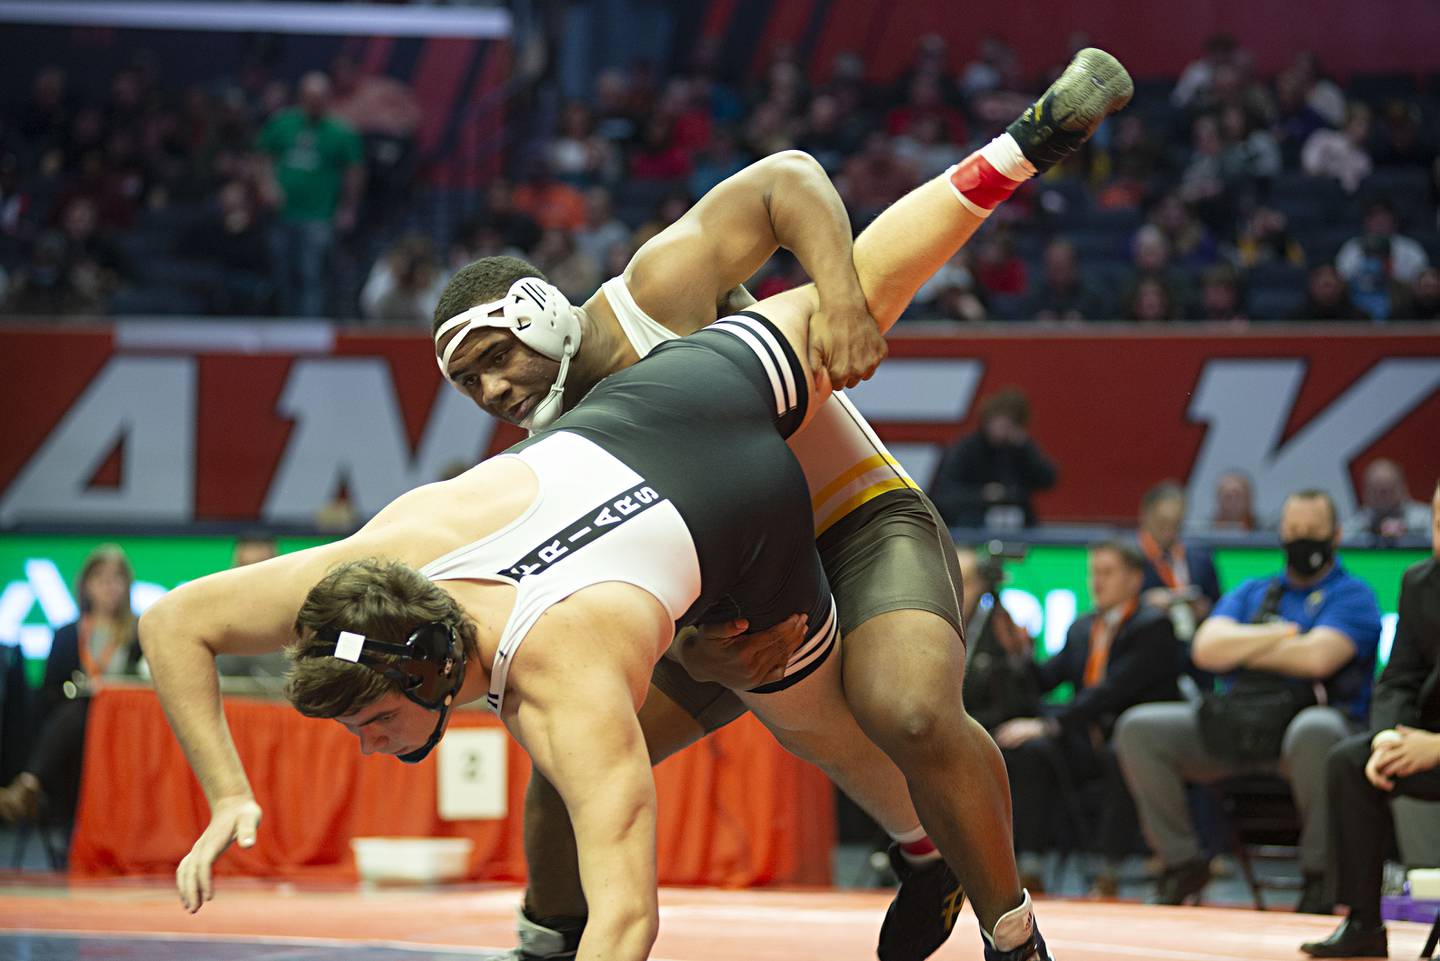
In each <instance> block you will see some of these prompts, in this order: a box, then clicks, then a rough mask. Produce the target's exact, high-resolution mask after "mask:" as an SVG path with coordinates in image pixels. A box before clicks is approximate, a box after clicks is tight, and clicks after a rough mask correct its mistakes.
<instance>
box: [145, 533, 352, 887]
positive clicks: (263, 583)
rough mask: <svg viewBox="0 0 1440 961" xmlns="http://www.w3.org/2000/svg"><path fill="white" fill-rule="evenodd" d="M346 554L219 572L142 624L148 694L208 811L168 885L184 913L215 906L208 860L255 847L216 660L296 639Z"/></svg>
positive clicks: (323, 552)
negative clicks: (299, 615) (150, 684)
mask: <svg viewBox="0 0 1440 961" xmlns="http://www.w3.org/2000/svg"><path fill="white" fill-rule="evenodd" d="M342 544H343V542H342ZM343 553H344V549H343V547H342V546H341V545H338V544H327V545H324V546H322V547H316V548H311V549H310V550H306V551H299V552H297V553H294V554H286V555H283V556H281V557H275V558H271V559H270V560H267V561H262V562H260V563H259V564H251V565H249V566H246V567H240V568H235V569H234V570H229V571H221V572H220V573H218V574H212V575H210V576H209V577H203V578H201V579H199V580H196V581H191V582H190V583H188V584H185V585H183V586H182V587H179V588H176V589H175V590H173V591H171V592H170V593H168V594H166V595H165V596H164V597H162V598H161V599H160V600H159V601H157V602H156V603H155V604H153V605H151V607H150V608H149V609H148V610H147V611H146V612H145V614H144V615H143V616H142V617H141V618H140V644H141V647H142V648H143V649H144V651H145V659H146V662H147V663H148V664H149V666H150V673H151V676H152V678H153V679H154V682H155V692H156V694H157V695H158V696H159V698H160V704H161V706H162V707H163V708H164V709H165V716H166V717H167V718H168V719H169V721H170V727H171V728H172V729H173V730H174V731H175V737H176V739H177V740H179V742H180V746H181V748H182V749H184V751H185V759H186V760H187V761H189V763H190V769H191V770H192V771H194V772H195V777H196V778H197V779H198V780H199V781H200V787H201V788H202V789H203V790H204V791H205V799H206V800H207V801H209V802H210V811H211V822H210V826H209V827H208V828H207V829H206V831H205V833H204V834H203V835H201V837H200V839H199V840H197V841H196V842H195V845H194V847H193V848H192V849H191V851H190V854H189V855H187V856H186V857H185V859H184V860H182V861H181V862H180V867H179V869H178V870H177V871H176V875H175V880H176V885H177V887H178V888H179V893H180V901H181V903H182V904H184V906H185V907H186V909H187V910H189V911H191V912H195V911H198V910H200V907H201V905H203V904H204V903H205V902H206V901H208V900H210V898H211V897H212V896H213V893H214V890H213V887H212V884H211V868H212V866H213V865H214V863H215V860H216V859H217V858H219V857H220V855H221V854H223V853H224V851H225V849H226V848H228V847H229V846H230V844H231V842H233V841H237V840H238V841H239V843H240V846H241V847H249V846H250V845H251V844H253V843H255V831H256V828H257V827H258V825H259V822H260V806H259V805H258V804H256V803H255V795H254V793H253V792H252V791H251V789H250V781H249V779H248V778H247V777H246V776H245V769H244V767H243V766H242V765H241V763H240V756H239V755H238V754H237V753H236V751H235V742H234V741H233V740H232V739H231V737H230V728H229V726H228V725H227V724H226V723H225V712H224V710H223V709H222V707H221V699H220V680H219V674H218V672H217V671H216V670H215V657H216V655H218V654H263V653H267V652H270V651H278V650H279V649H280V648H281V647H283V646H284V645H285V644H286V642H288V641H290V640H291V639H292V638H293V636H294V635H293V633H292V626H293V624H294V623H295V614H296V612H297V611H298V610H299V609H300V605H301V603H302V602H303V601H304V599H305V592H306V591H307V590H309V587H310V585H312V584H314V583H315V582H316V581H317V580H319V579H320V578H321V577H323V576H324V575H325V571H326V570H327V569H328V568H329V566H330V565H331V564H332V563H335V562H336V561H337V560H339V559H341V557H342V556H343Z"/></svg>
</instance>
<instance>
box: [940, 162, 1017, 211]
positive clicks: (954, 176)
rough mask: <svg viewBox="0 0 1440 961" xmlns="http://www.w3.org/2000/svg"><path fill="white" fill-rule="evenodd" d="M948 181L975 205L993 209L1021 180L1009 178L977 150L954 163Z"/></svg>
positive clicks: (1011, 192)
mask: <svg viewBox="0 0 1440 961" xmlns="http://www.w3.org/2000/svg"><path fill="white" fill-rule="evenodd" d="M950 183H951V184H953V185H954V187H955V189H956V190H958V191H960V194H961V195H962V196H963V197H964V198H965V199H966V200H968V201H970V202H971V203H972V204H974V205H975V206H977V207H981V208H983V209H985V210H994V209H995V208H996V207H998V206H1000V203H1001V201H1003V200H1005V198H1007V197H1009V196H1010V195H1011V194H1013V193H1014V192H1015V188H1016V187H1018V186H1020V184H1021V181H1019V180H1011V179H1010V178H1009V177H1007V176H1005V175H1004V174H1002V173H1000V171H998V170H996V169H995V168H994V167H992V166H991V165H990V161H988V160H986V159H985V158H984V157H983V156H981V155H980V151H978V150H977V151H975V152H974V153H972V154H971V155H970V156H968V157H966V158H965V159H964V160H962V161H960V162H959V163H958V164H956V165H955V169H954V171H953V172H952V173H951V174H950Z"/></svg>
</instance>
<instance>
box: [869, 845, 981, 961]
mask: <svg viewBox="0 0 1440 961" xmlns="http://www.w3.org/2000/svg"><path fill="white" fill-rule="evenodd" d="M886 853H887V854H888V855H889V856H890V867H891V869H892V870H893V871H894V872H895V876H896V877H897V878H899V879H900V887H899V889H898V890H897V891H896V892H895V899H894V900H893V901H891V902H890V907H889V909H887V910H886V912H885V923H884V924H882V925H880V941H879V943H878V944H877V945H876V947H875V955H876V957H878V958H879V959H880V961H921V959H923V958H928V957H930V955H932V954H934V953H935V952H936V950H938V949H939V947H940V945H942V944H944V943H945V939H946V938H948V937H950V932H951V930H952V929H954V927H955V918H956V917H958V916H959V914H960V907H961V905H963V904H964V903H965V891H964V889H963V888H961V887H960V881H959V880H958V879H957V878H956V877H955V872H953V871H951V870H950V866H949V865H948V864H946V863H945V859H944V858H936V859H935V860H933V861H927V862H925V863H923V864H911V863H910V862H909V861H907V860H905V855H903V854H901V853H900V845H899V844H897V843H891V845H890V848H889V850H888V851H887V852H886Z"/></svg>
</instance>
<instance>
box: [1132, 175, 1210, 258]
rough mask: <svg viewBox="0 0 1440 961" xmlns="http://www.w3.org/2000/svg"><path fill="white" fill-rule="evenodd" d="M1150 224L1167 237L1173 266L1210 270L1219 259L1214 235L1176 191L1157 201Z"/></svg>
mask: <svg viewBox="0 0 1440 961" xmlns="http://www.w3.org/2000/svg"><path fill="white" fill-rule="evenodd" d="M1149 222H1150V223H1151V224H1153V225H1154V226H1155V227H1157V228H1158V229H1159V231H1160V233H1161V234H1163V235H1164V237H1165V240H1166V242H1167V244H1168V245H1169V247H1168V249H1169V252H1170V262H1171V263H1174V264H1177V265H1180V266H1183V267H1186V268H1196V267H1208V266H1209V265H1211V264H1213V263H1215V261H1216V259H1217V257H1218V256H1219V248H1218V246H1217V244H1216V242H1215V236H1214V234H1212V233H1211V232H1210V229H1209V228H1208V227H1206V226H1205V225H1204V224H1203V223H1201V222H1200V220H1199V218H1197V217H1196V216H1195V213H1194V211H1192V210H1191V209H1190V207H1189V206H1188V205H1187V204H1186V203H1185V201H1184V199H1183V198H1181V196H1180V195H1179V194H1178V193H1176V192H1174V191H1171V192H1170V193H1167V194H1165V195H1164V196H1162V197H1161V198H1160V199H1159V200H1158V201H1156V202H1155V205H1154V206H1153V207H1152V208H1151V210H1150V216H1149ZM1137 242H1138V239H1137Z"/></svg>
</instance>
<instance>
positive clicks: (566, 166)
mask: <svg viewBox="0 0 1440 961" xmlns="http://www.w3.org/2000/svg"><path fill="white" fill-rule="evenodd" d="M545 159H546V162H547V163H548V164H549V166H550V169H551V170H553V171H554V172H555V175H556V176H557V177H558V178H559V179H561V180H564V181H566V182H568V183H571V184H574V185H575V186H577V187H588V186H591V185H593V184H599V183H614V182H615V181H616V180H617V179H619V177H620V156H619V151H617V150H616V149H615V145H614V144H612V143H610V141H608V140H606V139H605V138H604V137H601V136H600V135H599V134H597V133H596V132H595V116H594V114H593V113H592V112H591V110H590V107H589V106H588V105H587V104H585V103H584V102H583V101H579V100H572V101H570V102H569V103H567V104H566V105H565V108H564V110H563V111H562V113H561V115H560V129H559V130H558V131H556V134H555V137H554V139H552V140H551V141H550V143H549V144H548V145H547V146H546V148H545Z"/></svg>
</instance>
